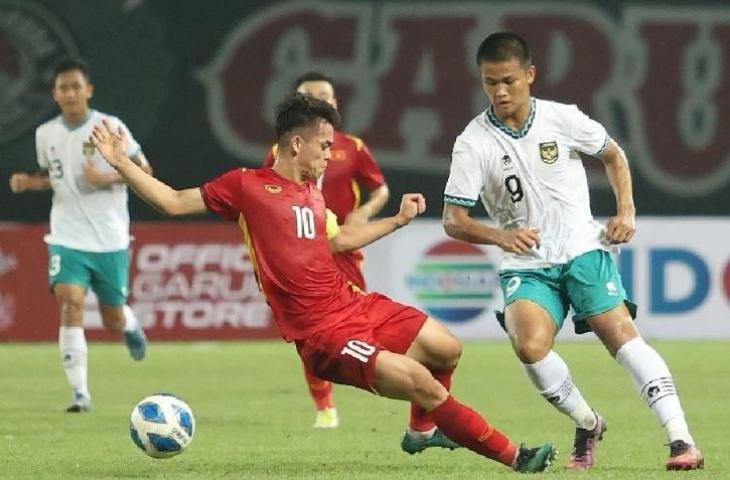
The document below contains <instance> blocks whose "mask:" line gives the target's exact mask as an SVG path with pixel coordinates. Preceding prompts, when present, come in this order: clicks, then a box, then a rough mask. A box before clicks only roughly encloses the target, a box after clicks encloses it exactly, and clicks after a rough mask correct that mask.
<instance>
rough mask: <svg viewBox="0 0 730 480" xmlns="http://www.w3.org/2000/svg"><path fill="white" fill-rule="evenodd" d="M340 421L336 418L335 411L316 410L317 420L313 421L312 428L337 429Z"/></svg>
mask: <svg viewBox="0 0 730 480" xmlns="http://www.w3.org/2000/svg"><path fill="white" fill-rule="evenodd" d="M339 424H340V419H339V418H338V417H337V409H336V408H334V407H332V408H325V409H324V410H317V419H316V420H315V421H314V428H337V426H338V425H339Z"/></svg>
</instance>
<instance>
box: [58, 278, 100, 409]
mask: <svg viewBox="0 0 730 480" xmlns="http://www.w3.org/2000/svg"><path fill="white" fill-rule="evenodd" d="M53 293H54V295H55V297H56V302H57V303H58V306H59V308H60V310H61V327H60V328H59V332H58V347H59V351H60V353H61V361H62V363H63V369H64V371H65V372H66V379H67V380H68V383H69V385H70V386H71V389H72V390H73V402H72V403H71V405H70V406H69V407H68V408H67V409H66V411H67V412H85V411H88V410H89V409H90V408H91V393H90V392H89V385H88V346H87V344H86V336H85V335H84V298H85V297H86V289H85V288H84V287H82V286H80V285H71V284H61V283H57V284H56V285H54V286H53Z"/></svg>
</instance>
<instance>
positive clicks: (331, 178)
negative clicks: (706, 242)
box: [264, 72, 390, 428]
mask: <svg viewBox="0 0 730 480" xmlns="http://www.w3.org/2000/svg"><path fill="white" fill-rule="evenodd" d="M294 88H295V90H296V91H297V92H299V93H301V94H305V95H311V96H313V97H314V98H319V99H320V100H324V101H325V102H327V103H329V104H330V105H332V106H333V107H334V108H335V109H337V98H336V97H335V88H334V82H333V80H332V79H331V78H330V77H328V76H327V75H324V74H322V73H319V72H308V73H305V74H304V75H302V76H300V77H299V78H297V79H296V81H295V82H294ZM278 149H279V147H278V144H276V145H274V146H273V147H272V148H271V150H269V154H268V155H267V156H266V159H265V160H264V166H265V167H273V166H274V161H275V160H276V156H277V152H278ZM330 152H331V158H330V162H329V163H328V165H327V171H326V172H325V173H324V174H323V175H322V176H321V177H319V178H318V179H317V186H318V187H319V189H320V190H321V191H322V195H323V196H324V200H325V203H326V204H327V208H328V209H329V210H331V211H332V212H333V213H334V214H335V215H336V216H337V219H338V223H339V224H346V225H363V224H365V223H367V221H368V220H369V219H370V217H371V216H373V215H377V214H378V213H379V212H380V210H382V209H383V207H384V206H385V204H386V203H387V201H388V197H389V196H390V193H389V191H388V186H387V185H386V183H385V177H383V173H382V172H381V171H380V167H378V164H377V163H376V162H375V158H373V155H372V154H371V153H370V149H369V148H368V147H367V145H365V142H363V141H362V140H361V139H359V138H357V137H355V136H352V135H348V134H347V133H344V132H341V131H339V130H337V129H335V132H334V139H333V142H332V147H331V148H330ZM362 188H365V189H367V191H368V193H369V196H368V201H367V202H365V203H363V204H360V200H361V191H362ZM334 258H335V263H336V264H337V266H338V267H339V268H340V270H341V271H342V273H343V274H344V275H345V277H346V278H347V279H348V280H349V281H351V282H352V283H354V284H355V285H356V286H357V287H358V288H360V289H361V290H363V291H365V290H367V289H366V287H365V277H364V276H363V272H362V264H363V260H364V256H363V253H362V250H360V249H355V250H350V251H345V252H336V253H334ZM304 377H305V379H306V381H307V386H308V388H309V393H310V395H311V396H312V399H313V400H314V404H315V406H316V409H317V416H316V419H315V421H314V427H315V428H335V427H337V426H338V425H339V418H338V416H337V409H336V408H335V402H334V394H333V386H332V382H328V381H326V380H322V379H321V378H317V377H316V376H314V375H313V374H312V372H310V371H309V370H307V368H306V367H305V368H304Z"/></svg>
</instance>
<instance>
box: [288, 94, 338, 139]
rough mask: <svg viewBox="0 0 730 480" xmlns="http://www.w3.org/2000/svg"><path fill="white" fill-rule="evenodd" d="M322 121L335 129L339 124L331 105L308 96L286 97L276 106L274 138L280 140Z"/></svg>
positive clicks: (295, 95) (336, 114) (294, 95)
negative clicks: (295, 130) (288, 134)
mask: <svg viewBox="0 0 730 480" xmlns="http://www.w3.org/2000/svg"><path fill="white" fill-rule="evenodd" d="M321 120H324V121H326V122H328V123H330V124H331V125H332V126H333V127H335V128H337V127H338V126H339V124H340V115H339V114H338V113H337V110H335V109H334V107H333V106H332V105H330V104H329V103H327V102H325V101H324V100H320V99H318V98H314V97H312V96H310V95H302V94H301V93H293V94H291V95H287V96H286V97H285V98H284V100H283V101H282V102H281V103H279V105H277V106H276V122H275V124H274V128H275V129H276V137H277V138H278V139H279V140H281V138H282V137H283V136H284V135H286V134H287V133H290V132H291V131H292V130H294V129H296V128H301V127H311V126H313V125H314V124H316V123H317V122H318V121H321Z"/></svg>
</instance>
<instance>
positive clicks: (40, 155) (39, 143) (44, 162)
mask: <svg viewBox="0 0 730 480" xmlns="http://www.w3.org/2000/svg"><path fill="white" fill-rule="evenodd" d="M44 142H45V139H44V135H43V131H42V130H41V129H40V128H37V129H36V131H35V158H36V162H38V166H39V167H40V168H41V170H48V158H47V157H46V147H45V144H44Z"/></svg>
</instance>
